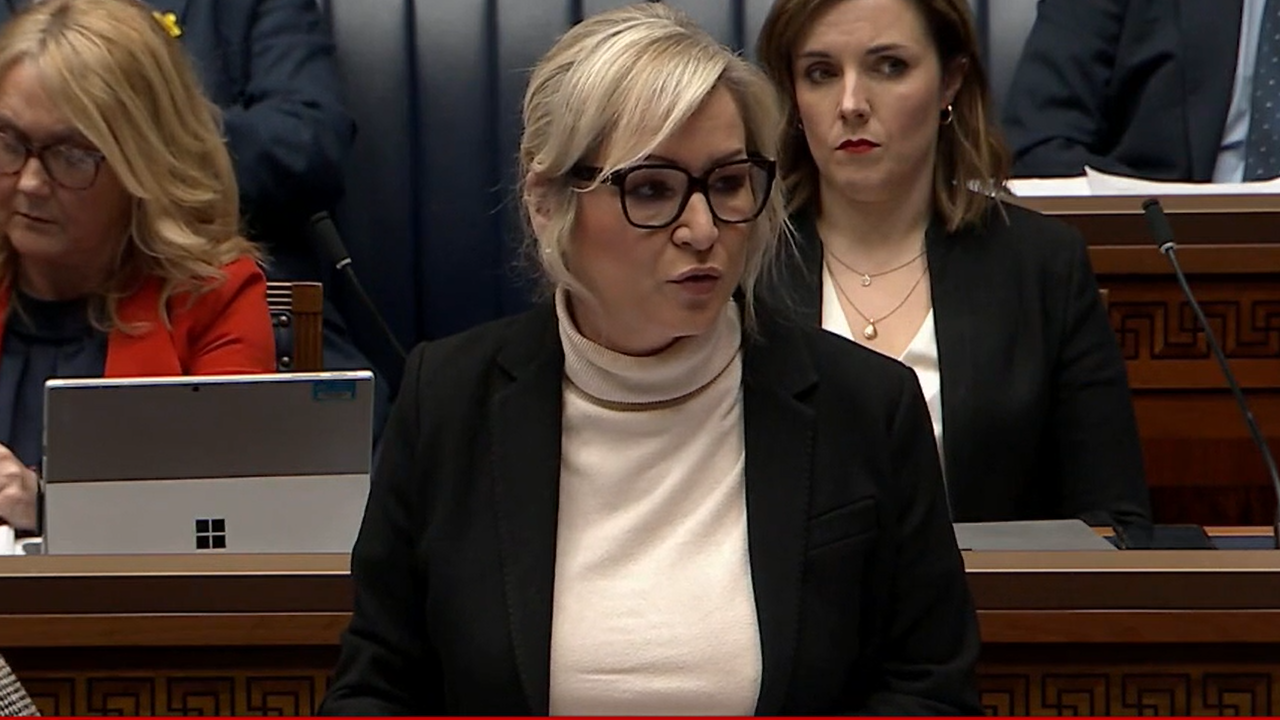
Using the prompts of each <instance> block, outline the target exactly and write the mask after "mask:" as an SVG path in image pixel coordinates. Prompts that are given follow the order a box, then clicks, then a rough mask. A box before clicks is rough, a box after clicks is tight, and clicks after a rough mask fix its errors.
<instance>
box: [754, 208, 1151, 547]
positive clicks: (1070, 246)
mask: <svg viewBox="0 0 1280 720" xmlns="http://www.w3.org/2000/svg"><path fill="white" fill-rule="evenodd" d="M1004 208H1005V212H1006V213H1007V219H1006V217H1005V216H1002V215H1001V214H1000V211H999V209H998V208H996V207H995V206H993V210H992V211H991V213H989V216H988V218H987V220H986V222H985V229H983V230H973V231H967V232H961V233H958V234H956V235H948V234H947V233H946V230H945V229H944V228H943V227H942V226H941V225H940V224H938V223H936V222H935V223H934V224H933V225H932V226H931V227H930V228H929V231H928V234H927V237H926V240H925V242H926V253H927V257H928V261H929V282H930V289H931V291H932V297H933V317H934V325H935V327H936V329H937V336H938V363H939V368H940V373H939V374H940V375H941V380H942V443H943V456H944V459H943V466H944V467H945V469H946V480H947V490H948V494H949V496H950V500H951V511H952V517H953V519H954V520H955V521H956V522H982V521H1004V520H1035V519H1051V518H1070V517H1079V518H1082V519H1084V520H1085V521H1086V522H1088V523H1089V524H1091V525H1100V526H1105V525H1114V526H1119V527H1121V528H1122V529H1132V530H1133V531H1135V533H1136V534H1137V535H1138V537H1136V538H1134V539H1135V541H1137V542H1143V541H1145V540H1146V539H1147V537H1148V534H1149V531H1150V530H1149V525H1150V517H1151V510H1150V504H1149V500H1148V497H1147V488H1146V485H1145V482H1144V480H1143V468H1142V450H1141V444H1140V442H1139V439H1138V430H1137V424H1136V422H1135V420H1134V414H1133V406H1132V403H1131V401H1130V397H1129V385H1128V379H1127V376H1126V372H1125V365H1124V360H1123V358H1122V357H1121V355H1120V348H1119V344H1118V343H1117V342H1116V337H1115V334H1114V333H1113V332H1112V330H1111V326H1110V325H1109V323H1108V321H1107V316H1106V312H1105V311H1104V309H1103V307H1102V301H1101V296H1100V294H1099V291H1098V284H1097V281H1096V279H1095V278H1094V276H1093V271H1092V269H1091V268H1090V266H1089V259H1088V255H1087V253H1086V250H1085V245H1084V241H1083V239H1082V238H1081V237H1080V235H1079V233H1077V232H1076V231H1075V230H1074V229H1072V228H1071V227H1070V226H1069V225H1067V224H1066V223H1063V222H1060V221H1058V220H1054V219H1051V218H1048V217H1045V216H1044V215H1041V214H1039V213H1035V212H1031V211H1030V210H1026V209H1024V208H1021V207H1018V206H1016V205H1005V206H1004ZM796 226H797V230H798V231H799V236H798V239H797V244H798V253H797V254H796V256H795V258H794V259H793V260H792V261H791V262H790V263H788V264H787V265H785V266H784V267H783V268H782V278H783V280H782V284H783V286H784V287H786V289H787V292H788V294H789V296H790V300H791V308H792V309H791V311H792V312H794V313H796V314H797V315H798V317H799V319H800V320H801V321H803V322H804V323H807V324H811V325H820V324H821V322H822V315H821V312H822V310H821V304H822V280H821V278H822V274H821V273H822V241H821V239H820V238H819V237H818V233H817V230H816V229H815V227H814V222H813V220H812V217H811V216H810V215H807V214H805V215H801V216H799V217H798V218H796ZM775 304H776V303H775Z"/></svg>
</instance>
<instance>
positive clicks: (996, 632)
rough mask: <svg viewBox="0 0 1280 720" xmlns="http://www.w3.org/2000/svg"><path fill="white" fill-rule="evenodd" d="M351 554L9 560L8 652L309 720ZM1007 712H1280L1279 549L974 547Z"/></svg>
mask: <svg viewBox="0 0 1280 720" xmlns="http://www.w3.org/2000/svg"><path fill="white" fill-rule="evenodd" d="M347 562H348V561H347V557H346V556H344V555H318V556H233V555H207V556H187V557H181V558H168V557H155V556H153V557H131V558H127V559H126V558H83V557H25V558H10V559H5V560H4V561H3V562H0V651H3V653H4V654H5V656H6V657H7V658H8V660H9V661H10V664H12V665H13V666H14V668H15V669H16V670H17V672H18V674H19V676H20V677H21V678H22V680H23V682H24V683H25V684H26V685H27V687H28V689H29V690H30V691H31V693H32V694H33V696H34V697H35V699H36V702H37V704H38V705H39V706H40V708H41V710H42V711H44V712H45V713H56V714H63V715H81V714H106V713H112V714H121V713H123V714H131V715H176V714H222V715H226V714H237V715H240V714H286V715H292V714H306V713H311V712H313V711H314V710H315V709H316V707H317V705H318V703H319V701H320V698H321V697H322V696H323V694H324V689H325V686H326V682H327V677H328V673H329V672H330V670H331V669H332V667H333V664H334V661H335V659H336V657H337V647H336V641H337V637H338V634H339V632H340V631H341V629H342V628H343V627H344V626H345V624H346V619H347V613H348V612H349V608H350V579H349V577H348V574H347ZM966 563H967V566H968V571H969V577H970V582H971V586H972V588H973V592H974V597H975V600H976V602H977V605H978V608H979V619H980V622H981V624H982V633H983V640H984V651H983V652H984V655H983V663H982V668H981V684H982V690H983V701H984V703H985V704H986V705H987V707H988V708H989V709H990V710H991V711H992V712H994V713H997V714H1010V713H1014V714H1040V713H1053V714H1059V713H1076V714H1101V713H1110V714H1135V713H1158V714H1170V713H1175V714H1197V713H1238V714H1264V713H1271V714H1280V552H1265V551H1164V552H1112V553H1107V552H1089V553H1034V554H1033V553H967V554H966Z"/></svg>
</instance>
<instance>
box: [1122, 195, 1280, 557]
mask: <svg viewBox="0 0 1280 720" xmlns="http://www.w3.org/2000/svg"><path fill="white" fill-rule="evenodd" d="M1142 212H1143V213H1145V214H1146V216H1147V227H1148V228H1149V229H1150V230H1151V235H1152V236H1153V237H1154V238H1155V240H1156V243H1157V244H1158V245H1159V246H1160V252H1162V253H1164V255H1165V257H1167V258H1169V264H1170V265H1172V266H1173V274H1174V275H1176V276H1177V278H1178V285H1180V286H1182V294H1183V295H1185V296H1186V297H1187V302H1189V303H1190V304H1191V309H1192V310H1193V311H1194V312H1195V314H1196V318H1197V319H1198V320H1199V321H1200V327H1202V328H1204V338H1205V340H1206V341H1207V342H1208V343H1209V349H1210V350H1211V351H1212V352H1213V356H1214V357H1215V358H1217V360H1218V366H1219V367H1221V368H1222V375H1223V377H1225V378H1226V379H1227V385H1228V386H1229V387H1230V388H1231V394H1232V395H1234V396H1235V398H1236V404H1237V405H1239V406H1240V414H1241V415H1243V416H1244V422H1245V425H1248V426H1249V435H1250V436H1252V438H1253V443H1254V445H1257V446H1258V452H1260V453H1262V460H1263V462H1264V463H1266V465H1267V474H1268V475H1269V476H1270V477H1271V489H1272V490H1273V491H1274V493H1275V496H1276V503H1277V505H1276V515H1275V523H1274V524H1273V525H1272V527H1271V541H1272V543H1271V544H1272V547H1276V548H1280V472H1277V471H1276V461H1275V458H1273V457H1271V448H1270V447H1268V446H1267V441H1266V438H1264V437H1262V431H1261V430H1259V429H1258V423H1257V421H1256V420H1254V419H1253V411H1252V410H1250V409H1249V403H1248V401H1246V400H1245V398H1244V393H1243V392H1242V391H1241V390H1240V383H1238V382H1236V376H1235V373H1233V372H1231V365H1230V364H1228V363H1227V356H1226V355H1225V354H1223V352H1222V346H1221V345H1219V344H1218V339H1217V338H1215V337H1214V336H1213V330H1212V329H1210V328H1209V320H1208V319H1207V318H1205V316H1204V311H1203V310H1201V309H1200V303H1198V302H1196V296H1195V295H1194V294H1193V293H1192V292H1191V286H1190V285H1188V284H1187V276H1186V274H1185V273H1183V272H1182V266H1181V265H1179V264H1178V255H1177V252H1176V250H1177V245H1176V243H1174V241H1173V228H1172V227H1170V226H1169V218H1168V217H1166V216H1165V214H1164V208H1162V207H1160V201H1159V200H1157V199H1155V198H1151V199H1149V200H1146V201H1145V202H1143V203H1142Z"/></svg>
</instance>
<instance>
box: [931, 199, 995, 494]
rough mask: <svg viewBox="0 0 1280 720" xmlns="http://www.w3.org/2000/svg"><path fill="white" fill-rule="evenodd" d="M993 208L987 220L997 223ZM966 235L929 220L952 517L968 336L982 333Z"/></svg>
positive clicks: (963, 459)
mask: <svg viewBox="0 0 1280 720" xmlns="http://www.w3.org/2000/svg"><path fill="white" fill-rule="evenodd" d="M999 216H1000V214H999V213H998V212H992V213H990V214H989V216H988V220H987V222H1001V220H1000V219H999ZM968 240H969V239H968V238H965V237H963V236H952V235H949V234H947V231H946V228H944V227H943V226H942V225H941V223H939V222H938V221H936V220H935V221H934V222H932V223H930V225H929V230H928V231H927V233H926V235H925V252H926V253H927V254H928V258H929V290H930V292H931V293H932V295H931V297H932V301H933V325H934V331H935V333H936V334H937V338H938V374H939V376H940V385H941V387H942V428H943V432H942V465H943V468H944V469H945V470H946V478H947V495H948V496H949V497H948V500H949V502H950V504H951V510H952V516H954V515H955V511H956V497H957V496H958V495H959V493H958V491H957V489H956V484H957V481H958V480H959V479H960V478H962V477H964V476H965V475H966V473H964V472H962V471H961V470H959V468H963V467H966V465H967V464H968V459H967V453H968V447H969V443H968V439H967V438H965V437H964V431H965V428H966V427H967V426H968V423H966V422H965V418H967V417H968V415H969V410H968V409H969V407H970V405H971V404H972V403H974V402H977V401H978V399H977V398H975V397H974V389H973V382H974V378H975V374H976V368H975V366H974V357H973V353H974V348H973V345H972V343H971V342H970V338H972V337H975V333H980V332H982V320H981V317H982V308H981V301H980V299H979V297H978V296H976V295H974V294H973V293H971V292H970V286H968V284H967V283H966V281H965V279H966V277H967V276H969V274H970V273H971V272H973V271H974V269H973V268H968V267H966V255H965V249H966V248H965V243H966V241H968Z"/></svg>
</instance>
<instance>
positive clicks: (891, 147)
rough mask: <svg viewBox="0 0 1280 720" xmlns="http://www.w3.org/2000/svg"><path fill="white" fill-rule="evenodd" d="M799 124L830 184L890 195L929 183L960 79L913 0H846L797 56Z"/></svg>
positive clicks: (848, 191)
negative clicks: (944, 63) (945, 114)
mask: <svg viewBox="0 0 1280 720" xmlns="http://www.w3.org/2000/svg"><path fill="white" fill-rule="evenodd" d="M791 60H792V81H793V82H794V84H795V102H796V107H797V109H798V111H799V117H800V122H801V124H802V125H803V127H804V133H805V138H806V140H807V142H808V145H809V152H810V153H811V154H812V155H813V159H814V161H815V163H816V164H817V167H818V173H819V176H820V178H821V185H822V187H823V188H824V189H831V190H836V191H839V192H841V193H843V194H844V195H846V196H848V197H850V198H851V199H854V200H860V201H869V202H876V201H884V200H890V199H894V198H904V197H910V196H912V195H913V191H919V190H920V188H922V187H923V188H928V186H929V184H931V182H932V178H933V168H934V157H935V154H936V152H937V146H938V129H939V126H940V123H941V114H942V111H943V109H944V108H945V107H947V105H949V104H950V103H951V101H952V99H953V98H954V97H955V94H956V91H957V90H958V89H959V87H960V81H961V78H962V77H963V69H962V67H960V66H957V67H956V68H953V69H952V70H951V71H950V72H947V73H944V72H943V68H942V67H941V64H940V61H939V58H938V54H937V50H936V48H935V47H934V44H933V40H932V38H931V37H930V35H929V30H928V28H927V26H926V25H925V20H924V18H923V17H922V16H921V14H920V12H919V11H918V10H917V9H916V7H915V4H914V1H913V0H843V1H842V2H839V3H836V4H835V5H832V6H831V7H830V8H828V9H827V10H826V11H825V12H823V13H821V14H820V15H818V16H817V17H815V18H814V19H813V22H812V24H811V27H810V28H809V30H808V32H807V33H806V34H805V35H803V36H802V37H801V40H800V42H799V44H798V45H797V47H796V48H795V49H794V53H793V55H792V58H791Z"/></svg>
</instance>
